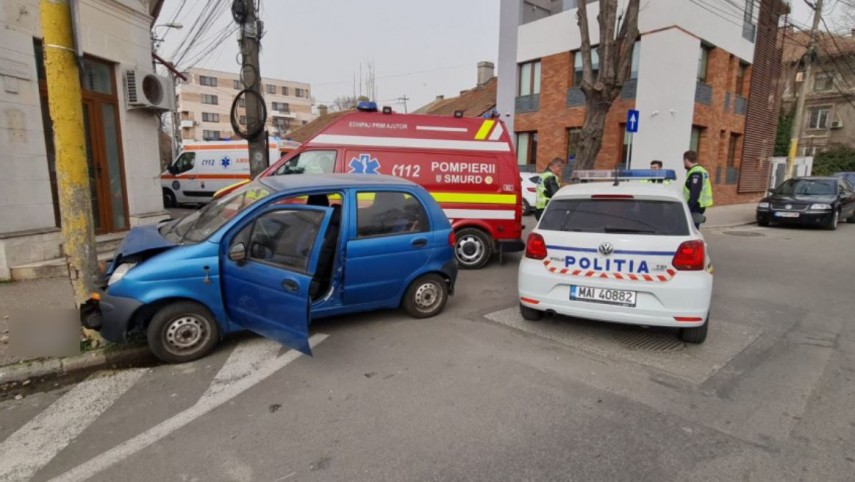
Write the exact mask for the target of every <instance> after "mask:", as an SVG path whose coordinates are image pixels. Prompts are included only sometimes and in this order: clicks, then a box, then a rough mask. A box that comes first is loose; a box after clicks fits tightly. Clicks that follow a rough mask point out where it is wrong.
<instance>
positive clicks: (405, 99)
mask: <svg viewBox="0 0 855 482" xmlns="http://www.w3.org/2000/svg"><path fill="white" fill-rule="evenodd" d="M398 100H400V101H401V102H403V103H404V114H406V113H407V101H408V100H410V98H409V97H407V94H404V96H403V97H400V98H398Z"/></svg>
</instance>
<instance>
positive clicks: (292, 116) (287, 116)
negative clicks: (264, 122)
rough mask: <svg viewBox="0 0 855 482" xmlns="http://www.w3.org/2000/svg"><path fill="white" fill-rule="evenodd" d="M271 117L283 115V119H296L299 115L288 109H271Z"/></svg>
mask: <svg viewBox="0 0 855 482" xmlns="http://www.w3.org/2000/svg"><path fill="white" fill-rule="evenodd" d="M270 116H271V117H282V118H283V119H296V118H297V115H296V114H294V113H293V112H291V111H288V110H272V111H270Z"/></svg>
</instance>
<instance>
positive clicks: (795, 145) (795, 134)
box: [784, 0, 823, 180]
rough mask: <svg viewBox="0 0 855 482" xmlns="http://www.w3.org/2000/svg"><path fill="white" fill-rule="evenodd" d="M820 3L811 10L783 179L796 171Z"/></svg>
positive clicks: (820, 0) (791, 175)
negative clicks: (803, 70) (801, 76)
mask: <svg viewBox="0 0 855 482" xmlns="http://www.w3.org/2000/svg"><path fill="white" fill-rule="evenodd" d="M822 2H823V0H816V4H815V5H814V9H813V25H812V26H811V29H810V40H809V41H808V47H807V53H806V54H805V60H804V62H805V73H804V77H803V78H802V85H801V87H800V88H799V97H798V99H796V114H795V116H794V117H793V130H792V134H790V151H789V152H788V153H787V173H786V175H785V176H784V179H785V180H786V179H790V178H791V177H793V176H794V175H795V171H796V155H797V154H798V150H799V137H800V136H801V133H802V127H803V124H804V116H805V97H806V96H807V92H808V84H809V83H810V79H811V66H812V64H813V55H814V52H815V51H816V34H817V31H818V30H819V21H820V20H821V19H822Z"/></svg>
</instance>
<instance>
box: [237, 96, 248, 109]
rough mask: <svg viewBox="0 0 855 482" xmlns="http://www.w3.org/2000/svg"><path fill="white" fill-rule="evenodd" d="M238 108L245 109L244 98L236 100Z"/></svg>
mask: <svg viewBox="0 0 855 482" xmlns="http://www.w3.org/2000/svg"><path fill="white" fill-rule="evenodd" d="M238 107H246V98H245V97H241V98H240V99H238Z"/></svg>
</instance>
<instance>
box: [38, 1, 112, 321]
mask: <svg viewBox="0 0 855 482" xmlns="http://www.w3.org/2000/svg"><path fill="white" fill-rule="evenodd" d="M39 13H40V14H41V21H42V32H44V52H45V54H44V55H45V59H44V61H45V76H46V77H47V86H48V105H49V106H50V117H51V122H52V123H53V137H54V146H55V149H56V177H57V184H58V189H57V190H58V192H59V212H60V219H61V220H62V239H63V251H64V252H65V255H66V259H67V263H68V276H69V278H70V279H71V286H72V288H73V289H74V298H75V301H76V303H77V304H78V306H79V305H80V304H82V303H84V302H85V301H86V300H87V299H88V298H89V295H90V293H92V292H93V291H94V290H95V287H96V285H97V273H98V268H97V266H98V261H97V255H96V249H95V231H94V222H93V220H92V200H91V197H90V196H91V194H90V190H89V164H88V162H87V160H86V130H85V128H84V125H83V98H82V96H81V92H80V71H79V70H78V66H77V54H76V52H75V49H74V36H73V29H72V22H71V9H70V8H69V0H41V2H40V7H39Z"/></svg>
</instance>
